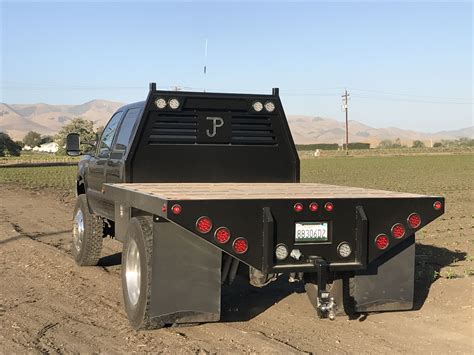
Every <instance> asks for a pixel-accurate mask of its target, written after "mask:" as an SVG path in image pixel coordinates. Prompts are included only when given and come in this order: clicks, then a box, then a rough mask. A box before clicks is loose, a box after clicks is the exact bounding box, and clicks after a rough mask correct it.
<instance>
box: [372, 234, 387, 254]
mask: <svg viewBox="0 0 474 355" xmlns="http://www.w3.org/2000/svg"><path fill="white" fill-rule="evenodd" d="M389 244H390V241H389V240H388V237H387V236H386V235H385V234H379V235H378V236H377V237H376V238H375V246H376V247H377V248H378V249H380V250H384V249H387V247H388V245H389Z"/></svg>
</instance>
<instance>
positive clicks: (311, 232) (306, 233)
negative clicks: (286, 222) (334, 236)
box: [295, 222, 328, 243]
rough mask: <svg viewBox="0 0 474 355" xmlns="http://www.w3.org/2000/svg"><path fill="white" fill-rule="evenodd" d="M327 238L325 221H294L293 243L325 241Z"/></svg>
mask: <svg viewBox="0 0 474 355" xmlns="http://www.w3.org/2000/svg"><path fill="white" fill-rule="evenodd" d="M327 240H328V223H327V222H296V223H295V243H313V242H326V241H327Z"/></svg>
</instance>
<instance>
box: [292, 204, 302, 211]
mask: <svg viewBox="0 0 474 355" xmlns="http://www.w3.org/2000/svg"><path fill="white" fill-rule="evenodd" d="M293 208H294V209H295V212H301V211H303V205H302V204H301V203H299V202H298V203H295V206H294V207H293Z"/></svg>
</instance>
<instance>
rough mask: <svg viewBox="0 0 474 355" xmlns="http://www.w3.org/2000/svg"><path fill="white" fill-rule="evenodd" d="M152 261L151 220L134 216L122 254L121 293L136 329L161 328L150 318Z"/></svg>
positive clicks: (156, 319) (155, 319)
mask: <svg viewBox="0 0 474 355" xmlns="http://www.w3.org/2000/svg"><path fill="white" fill-rule="evenodd" d="M152 261H153V221H152V218H151V217H134V218H132V219H131V221H130V226H129V229H128V231H127V239H126V242H125V243H124V245H123V251H122V291H123V299H124V304H125V311H126V312H127V316H128V320H129V322H130V324H131V326H132V327H133V328H134V329H135V330H140V329H157V328H161V327H163V326H164V324H163V323H162V322H161V321H160V320H159V319H158V318H154V319H151V318H150V303H151V284H152Z"/></svg>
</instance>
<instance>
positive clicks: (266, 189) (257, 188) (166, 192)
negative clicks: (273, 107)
mask: <svg viewBox="0 0 474 355" xmlns="http://www.w3.org/2000/svg"><path fill="white" fill-rule="evenodd" d="M107 185H110V186H113V187H114V188H118V189H123V190H128V191H134V192H137V193H140V194H147V195H151V196H158V197H160V198H162V199H164V200H224V199H225V200H239V199H251V200H253V199H294V198H302V199H311V198H314V199H319V198H321V199H328V198H414V197H426V196H424V195H417V194H411V193H404V192H393V191H383V190H373V189H365V188H359V187H348V186H337V185H326V184H293V183H276V184H275V183H272V184H268V183H146V184H142V183H125V184H107Z"/></svg>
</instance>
